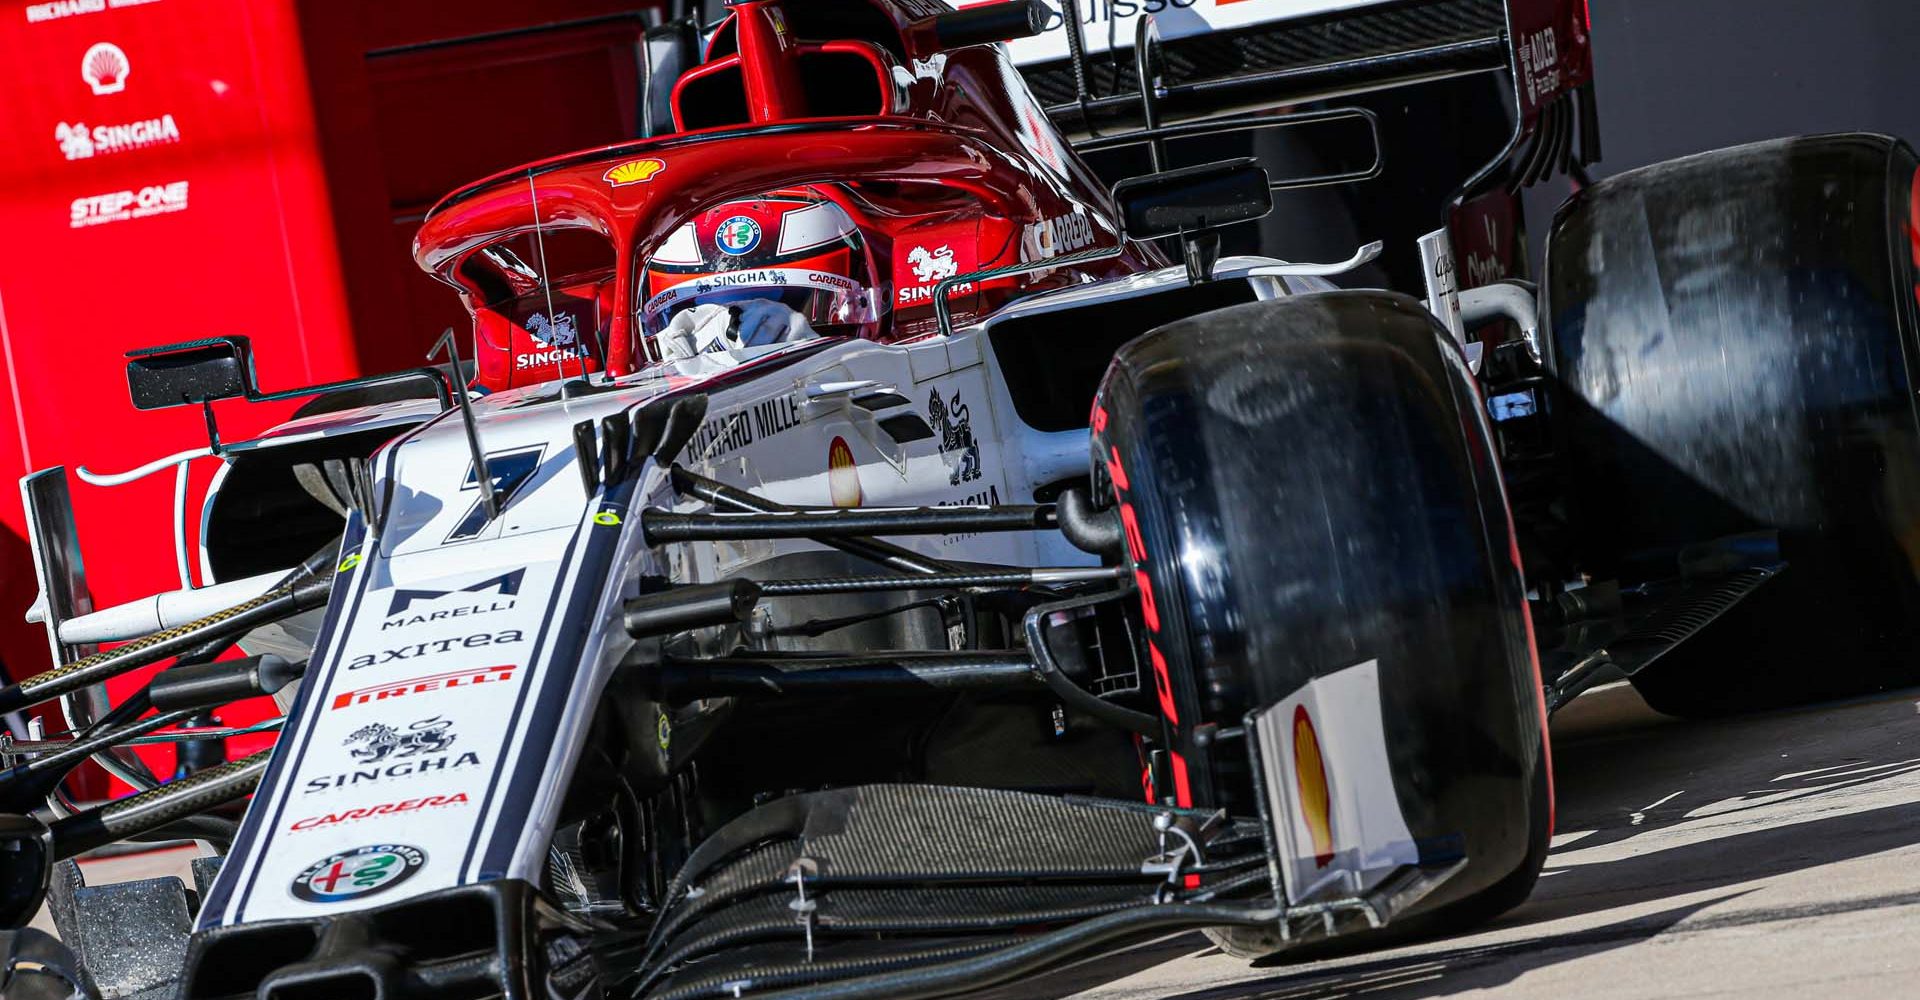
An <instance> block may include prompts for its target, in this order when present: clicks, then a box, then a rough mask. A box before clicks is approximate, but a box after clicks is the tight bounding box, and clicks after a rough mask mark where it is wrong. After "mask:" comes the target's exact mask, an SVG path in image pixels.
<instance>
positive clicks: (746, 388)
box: [200, 258, 1323, 927]
mask: <svg viewBox="0 0 1920 1000" xmlns="http://www.w3.org/2000/svg"><path fill="white" fill-rule="evenodd" d="M1273 263H1276V262H1274V261H1270V260H1266V259H1264V258H1235V259H1230V260H1228V261H1223V262H1222V265H1221V268H1220V269H1219V271H1218V272H1217V273H1218V274H1219V275H1221V277H1222V278H1223V279H1229V280H1231V279H1232V278H1235V277H1239V278H1241V279H1243V280H1246V279H1245V276H1246V272H1247V271H1248V270H1249V269H1251V268H1253V267H1257V266H1261V265H1270V264H1273ZM1184 280H1185V279H1184V276H1183V275H1182V273H1181V272H1180V271H1179V270H1178V269H1168V270H1165V271H1161V272H1156V273H1153V274H1146V275H1137V276H1134V277H1131V278H1124V279H1119V280H1115V281H1109V282H1102V283H1099V284H1094V285H1086V286H1081V287H1077V288H1072V289H1067V290H1062V291H1059V292H1053V293H1048V294H1045V295H1039V296H1035V297H1032V298H1029V299H1026V300H1023V301H1020V302H1017V303H1015V304H1013V305H1011V306H1009V307H1008V308H1006V309H1004V310H1002V311H1001V312H1000V313H999V314H998V315H996V316H995V317H993V318H992V319H991V320H989V321H988V324H989V325H990V324H991V323H994V322H999V321H1001V320H1004V319H1006V318H1008V317H1012V316H1036V315H1043V314H1046V313H1049V312H1053V311H1058V310H1067V309H1072V308H1074V307H1076V306H1082V305H1086V304H1091V303H1094V302H1098V301H1102V300H1110V299H1116V298H1125V297H1130V296H1133V295H1140V294H1148V293H1151V292H1153V291H1156V290H1160V289H1164V288H1170V287H1174V286H1178V285H1180V284H1183V283H1184ZM1250 280H1251V281H1252V282H1253V285H1254V288H1255V292H1256V294H1257V295H1258V296H1259V297H1262V298H1266V297H1272V296H1274V295H1277V294H1284V292H1285V289H1286V287H1287V285H1288V284H1289V283H1291V284H1292V285H1294V286H1295V287H1296V288H1298V289H1301V290H1304V289H1306V288H1317V287H1323V284H1322V283H1318V282H1317V281H1309V280H1307V279H1294V278H1286V279H1281V278H1253V279H1250ZM986 329H987V327H986V326H976V327H971V328H968V329H964V330H961V331H959V332H957V333H955V334H954V335H952V336H950V337H928V338H922V339H921V340H918V341H913V342H909V343H903V344H892V345H882V344H875V343H869V342H864V341H840V340H830V341H819V340H816V341H806V342H801V343H798V344H791V345H784V346H778V347H773V348H762V349H758V350H756V351H749V352H742V354H741V355H740V357H739V358H738V359H737V361H738V362H739V363H738V365H737V367H736V366H729V365H725V364H720V365H716V364H715V363H714V362H713V361H712V360H710V359H696V360H695V361H691V362H682V363H678V365H677V366H675V367H665V366H662V367H656V368H654V369H650V370H649V371H647V372H643V373H641V374H639V375H636V376H633V377H630V378H628V379H624V380H621V382H619V383H618V384H617V385H616V386H614V387H612V388H610V389H601V390H600V391H597V392H595V393H593V394H591V395H585V396H576V397H574V398H571V399H566V400H562V399H561V398H560V397H559V387H558V385H557V384H556V383H549V384H546V385H542V386H535V387H529V388H525V389H515V390H509V391H505V392H499V393H494V394H492V395H488V396H484V397H480V398H478V399H476V400H474V403H473V406H474V416H475V420H476V424H477V427H478V429H479V434H480V440H481V445H482V447H483V448H484V450H485V451H486V453H487V455H488V464H489V466H490V467H491V471H492V473H493V476H494V478H495V481H496V483H498V484H500V490H501V493H502V495H503V497H504V499H505V506H504V510H503V511H502V513H501V515H500V516H499V517H498V518H494V519H492V520H487V519H486V518H484V517H481V516H479V515H478V513H477V512H478V510H479V506H478V503H479V490H478V487H477V483H476V482H475V480H474V478H473V475H474V473H473V469H472V465H473V463H472V461H471V458H470V456H469V451H468V446H467V443H466V437H465V431H464V429H463V427H462V425H461V421H460V419H459V417H458V414H457V412H456V411H449V412H447V413H444V414H441V415H439V416H438V417H436V418H434V419H432V420H431V421H429V422H428V423H426V424H425V425H423V426H421V427H419V428H418V429H416V430H413V431H411V432H408V433H406V434H404V435H402V436H401V437H400V438H398V439H397V440H396V441H395V442H393V443H389V444H388V445H386V446H384V447H383V448H382V449H381V450H380V451H379V452H377V453H376V454H375V456H374V459H373V466H374V492H375V494H376V496H378V497H380V498H383V499H381V500H380V501H379V502H380V503H381V504H382V508H381V509H382V515H381V517H380V518H379V524H378V526H377V529H369V528H368V526H366V525H364V524H362V523H361V522H360V519H359V517H358V516H356V517H354V518H353V519H352V520H351V521H350V522H349V526H348V533H347V538H346V541H345V543H343V549H342V551H343V553H345V557H344V561H343V563H342V566H341V570H340V572H339V573H338V574H337V576H336V579H335V583H334V592H333V596H332V599H331V601H330V603H329V607H328V613H327V614H328V618H327V621H326V623H325V624H324V625H323V626H322V628H321V631H320V638H319V640H318V641H317V642H316V644H315V648H314V651H313V655H312V658H311V663H310V666H309V668H308V672H307V676H306V679H305V680H304V682H303V687H302V690H301V691H300V693H299V696H298V699H297V700H296V702H295V704H294V707H293V709H292V711H291V712H290V715H289V719H288V723H287V726H286V728H285V730H284V732H283V734H282V736H281V739H280V742H279V744H278V748H277V750H276V753H275V757H274V761H273V764H272V766H271V768H270V769H269V771H268V774H267V776H266V779H265V780H264V781H263V783H262V785H261V787H260V790H259V792H258V793H257V794H256V795H255V797H254V800H253V804H252V806H251V808H250V809H249V811H248V814H247V817H246V820H245V823H244V824H243V827H242V831H241V834H240V837H239V839H238V840H237V841H236V843H235V845H234V848H233V851H232V853H231V854H230V856H229V860H228V862H227V864H226V865H225V867H224V868H223V870H222V872H221V875H220V877H219V880H218V882H217V883H216V886H215V887H214V889H213V890H212V891H211V892H210V893H209V898H208V901H207V905H206V906H205V907H204V908H203V910H202V912H201V916H200V924H201V926H203V927H209V926H217V925H223V924H231V923H239V922H251V921H258V920H268V919H275V918H285V917H306V916H314V915H317V914H323V913H331V912H340V911H344V910H352V909H360V908H364V907H368V906H378V905H385V904H388V903H391V902H394V901H396V900H400V899H405V898H408V897H410V896H415V895H420V894H423V893H427V892H431V891H435V890H439V889H445V888H449V887H452V886H456V885H461V884H466V883H470V882H476V881H485V880H491V879H499V878H519V879H525V880H527V881H530V882H532V883H534V884H536V885H538V884H541V883H542V882H543V881H544V878H545V869H546V850H547V845H548V844H549V842H550V841H551V839H552V836H553V833H554V827H555V824H556V823H557V817H558V815H559V811H560V805H561V801H560V800H561V796H562V795H563V794H564V793H565V791H566V789H567V787H568V785H569V783H570V781H571V770H572V767H573V762H574V760H575V759H576V757H577V756H578V754H579V751H580V748H581V745H582V744H583V742H584V740H585V739H586V734H587V729H588V726H589V724H590V723H591V722H592V719H593V715H594V713H595V711H596V709H597V704H598V701H599V698H600V695H601V692H602V691H603V689H604V688H605V686H606V684H607V682H608V679H609V677H610V675H611V674H612V672H613V670H614V668H615V666H616V664H618V662H619V661H620V659H621V657H622V656H624V655H625V654H626V652H627V651H628V650H629V649H630V648H631V645H632V641H631V640H630V639H629V638H628V637H627V635H626V633H625V632H624V630H623V629H622V628H621V626H620V624H619V615H620V609H621V604H622V602H623V601H624V600H626V599H627V598H629V597H631V596H633V594H634V593H636V592H637V579H638V578H639V576H641V575H642V574H648V575H664V576H667V577H669V578H670V579H672V580H674V581H675V582H704V581H711V580H716V579H720V578H722V577H727V576H734V575H740V574H743V573H750V572H751V568H752V567H753V565H754V564H756V563H760V562H763V561H765V560H767V559H769V558H772V557H774V556H776V555H780V554H783V553H787V552H794V551H800V550H804V549H811V548H817V546H816V545H815V544H814V543H811V542H805V541H782V542H764V541H763V542H742V543H701V544H689V545H673V546H666V547H664V548H662V549H658V550H654V549H649V548H647V547H646V546H645V545H644V543H643V541H642V538H643V535H642V532H641V531H640V530H639V529H640V523H639V522H640V521H641V518H640V517H637V516H635V515H636V514H637V513H638V512H639V511H640V510H641V509H642V508H644V507H646V506H649V505H658V506H665V507H673V506H676V498H675V496H674V495H673V493H672V492H671V490H670V488H669V487H668V484H667V476H666V473H665V471H664V470H663V469H661V468H660V467H659V466H657V465H653V464H651V463H648V464H647V465H646V466H645V468H644V469H643V470H642V471H641V473H640V474H639V475H638V476H636V477H633V478H632V479H630V480H629V481H628V484H627V485H626V486H625V487H624V488H623V490H624V491H609V490H608V489H607V488H606V486H605V485H604V484H603V485H602V487H601V488H600V489H597V490H596V491H595V492H594V493H593V494H592V495H589V494H588V492H587V491H586V488H585V485H584V483H583V481H582V478H581V476H580V473H579V469H578V467H577V465H576V462H575V446H574V439H573V428H574V426H575V425H576V424H577V423H579V422H581V421H587V420H591V421H594V422H595V423H596V425H597V423H598V421H599V420H600V419H601V418H603V417H606V416H612V415H615V414H619V413H621V412H623V411H628V410H631V409H633V408H635V407H637V406H639V405H641V404H643V403H645V402H647V401H649V400H653V399H656V398H659V397H661V396H663V395H667V394H675V395H688V394H692V393H696V392H704V393H706V394H707V395H708V400H709V407H708V411H707V419H706V421H705V424H704V425H703V426H702V427H701V428H700V429H699V431H698V432H697V433H695V434H694V436H693V438H692V441H691V442H690V443H689V445H688V447H687V448H686V450H685V451H684V452H683V453H682V456H681V459H680V460H681V463H682V464H683V465H685V466H686V467H687V468H689V469H691V470H693V471H695V472H699V473H702V474H704V475H707V476H710V477H712V478H714V479H718V480H720V481H723V482H726V483H729V484H732V485H735V486H739V487H742V488H745V489H748V490H751V491H754V492H756V493H759V494H761V495H763V496H765V497H767V498H769V499H772V500H775V501H778V502H781V503H785V504H791V505H795V506H828V505H832V504H835V503H836V502H838V503H839V504H842V505H851V504H863V505H866V506H880V505H937V504H979V503H1024V502H1031V500H1032V499H1033V490H1034V488H1035V487H1036V486H1038V485H1040V484H1042V483H1045V482H1051V481H1058V480H1059V479H1061V478H1064V477H1067V476H1073V475H1084V474H1085V470H1086V468H1087V461H1088V459H1087V437H1086V432H1085V431H1084V430H1080V431H1068V432H1060V433H1053V434H1043V433H1040V432H1038V431H1035V430H1033V429H1032V428H1030V427H1028V426H1026V425H1025V424H1023V423H1022V422H1020V420H1019V419H1018V417H1017V416H1016V415H1015V413H1014V410H1013V407H1012V402H1011V400H1010V398H1009V397H1008V395H1007V392H1006V389H1005V386H1004V383H1003V381H1002V379H1001V378H1000V376H999V373H998V370H997V368H996V366H995V364H994V361H993V359H992V357H991V351H990V350H989V349H988V346H987V338H986ZM847 386H862V387H865V388H868V389H871V388H874V387H885V388H888V389H891V390H892V391H894V392H896V393H897V394H898V395H899V396H902V397H905V399H906V402H905V403H897V402H896V403H895V404H894V405H892V406H891V407H885V408H882V409H880V410H877V411H871V412H870V411H868V410H866V409H864V408H862V407H860V406H857V405H855V404H853V403H852V402H851V399H850V395H851V394H850V393H849V392H848V391H846V389H845V387H847ZM399 405H406V406H417V404H399ZM353 412H358V413H363V414H364V415H365V416H366V418H367V419H371V420H379V419H385V418H384V417H382V416H381V415H380V411H379V408H369V409H368V410H367V411H353ZM909 412H910V413H913V414H916V415H917V416H919V417H920V418H922V419H925V420H926V421H927V423H928V425H929V426H930V428H931V429H932V431H933V434H932V436H931V437H927V438H922V439H920V440H914V441H908V442H907V443H905V444H900V443H897V442H896V441H895V440H894V439H893V438H892V437H891V436H889V435H888V434H887V433H886V432H885V431H884V430H882V429H881V428H880V426H879V423H878V421H879V420H880V419H881V418H885V417H888V416H893V415H898V414H903V413H909ZM325 423H326V425H327V426H326V430H327V431H329V432H334V433H349V432H352V431H354V430H355V429H357V428H358V427H359V426H360V425H359V424H358V423H356V422H355V421H354V420H352V419H344V415H331V416H329V418H328V419H327V420H326V421H325ZM288 430H289V434H288V435H287V436H289V437H304V436H305V434H306V433H309V432H311V431H313V430H315V428H289V429H288ZM678 506H679V508H680V509H683V510H698V509H700V508H701V505H699V504H697V503H691V502H690V503H684V504H678ZM893 541H897V542H898V543H899V544H902V545H905V546H908V547H910V548H913V549H916V550H918V551H921V552H925V553H928V554H931V555H935V556H939V557H942V558H946V559H954V560H962V561H978V562H990V563H1002V564H1013V565H1056V566H1057V565H1075V564H1087V563H1091V562H1092V561H1093V559H1092V557H1091V556H1088V555H1087V554H1085V553H1081V552H1079V551H1077V550H1075V549H1073V548H1071V547H1070V546H1068V545H1067V544H1066V543H1065V541H1064V540H1063V539H1061V538H1059V537H1058V536H1057V534H1054V533H1037V532H1026V533H982V534H975V535H966V536H950V537H937V536H931V537H913V538H899V539H893Z"/></svg>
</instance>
